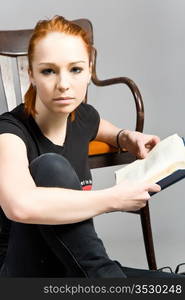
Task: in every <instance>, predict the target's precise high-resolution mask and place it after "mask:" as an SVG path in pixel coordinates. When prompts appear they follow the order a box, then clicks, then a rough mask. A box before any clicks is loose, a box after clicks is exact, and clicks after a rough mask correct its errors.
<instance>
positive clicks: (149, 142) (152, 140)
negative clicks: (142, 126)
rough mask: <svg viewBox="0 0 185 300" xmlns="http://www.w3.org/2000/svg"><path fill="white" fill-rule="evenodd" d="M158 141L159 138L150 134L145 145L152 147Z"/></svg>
mask: <svg viewBox="0 0 185 300" xmlns="http://www.w3.org/2000/svg"><path fill="white" fill-rule="evenodd" d="M159 142H160V138H159V137H158V136H156V135H154V136H152V137H151V139H150V140H149V141H148V142H147V143H146V147H147V148H148V149H149V148H150V149H152V148H153V147H154V146H155V145H157V144H158V143H159Z"/></svg>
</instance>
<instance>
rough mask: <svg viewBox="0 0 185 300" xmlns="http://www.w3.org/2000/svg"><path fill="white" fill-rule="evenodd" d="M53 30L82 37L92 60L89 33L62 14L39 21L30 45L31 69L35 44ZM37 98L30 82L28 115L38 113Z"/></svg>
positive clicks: (26, 109)
mask: <svg viewBox="0 0 185 300" xmlns="http://www.w3.org/2000/svg"><path fill="white" fill-rule="evenodd" d="M51 32H61V33H65V34H69V35H73V36H78V37H81V38H82V40H83V42H84V44H85V46H86V49H87V52H88V55H89V62H91V60H92V52H93V47H92V44H91V42H90V39H89V37H88V35H87V33H86V32H85V31H84V30H83V29H82V28H81V27H80V26H79V25H77V24H75V23H73V22H72V21H68V20H66V19H65V18H64V17H62V16H54V17H53V18H52V19H48V20H41V21H39V22H38V23H37V24H36V26H35V29H34V31H33V34H32V36H31V39H30V41H29V45H28V69H29V70H30V71H32V61H33V57H34V49H35V45H36V44H37V42H38V41H39V40H41V39H42V38H44V37H45V36H46V35H47V34H48V33H51ZM35 100H36V89H35V87H33V85H32V84H30V86H29V88H28V90H27V92H26V93H25V96H24V108H25V112H26V113H27V114H28V115H32V116H34V115H35V114H36V113H37V112H36V110H35Z"/></svg>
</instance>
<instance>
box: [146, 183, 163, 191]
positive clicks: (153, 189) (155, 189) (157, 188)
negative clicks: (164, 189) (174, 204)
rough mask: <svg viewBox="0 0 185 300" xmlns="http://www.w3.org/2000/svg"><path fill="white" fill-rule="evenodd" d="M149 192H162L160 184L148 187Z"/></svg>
mask: <svg viewBox="0 0 185 300" xmlns="http://www.w3.org/2000/svg"><path fill="white" fill-rule="evenodd" d="M147 191H148V192H155V193H158V192H160V191H161V187H160V185H159V184H156V183H155V184H151V185H149V186H148V188H147Z"/></svg>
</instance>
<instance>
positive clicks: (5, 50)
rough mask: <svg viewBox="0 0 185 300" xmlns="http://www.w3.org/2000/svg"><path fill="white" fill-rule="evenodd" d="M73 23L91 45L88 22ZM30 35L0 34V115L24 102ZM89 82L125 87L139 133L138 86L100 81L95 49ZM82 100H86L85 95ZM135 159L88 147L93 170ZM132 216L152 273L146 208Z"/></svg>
mask: <svg viewBox="0 0 185 300" xmlns="http://www.w3.org/2000/svg"><path fill="white" fill-rule="evenodd" d="M73 22H74V23H76V24H78V25H80V26H81V27H82V28H84V29H85V30H86V32H87V33H88V34H89V37H90V39H91V42H92V44H93V27H92V24H91V22H90V21H89V20H87V19H79V20H73ZM31 34H32V30H8V31H0V67H1V69H0V91H1V95H0V96H1V101H0V112H1V113H3V112H5V111H9V110H11V109H13V108H14V107H15V106H17V105H18V104H20V103H21V102H22V101H23V95H24V93H25V91H26V90H27V88H28V85H29V80H28V75H27V45H28V40H29V38H30V36H31ZM92 82H93V83H94V84H95V85H97V86H108V85H114V84H126V85H127V86H128V87H129V89H130V91H131V93H132V95H133V100H134V101H135V106H136V127H135V130H137V131H140V132H142V130H143V124H144V107H143V101H142V97H141V94H140V92H139V89H138V87H137V86H136V84H135V83H134V82H133V81H132V80H131V79H129V78H127V77H118V78H112V79H107V80H99V79H98V77H97V75H96V50H95V51H94V62H93V73H92ZM85 101H87V95H86V99H85ZM133 117H134V116H133ZM135 159H136V157H134V156H133V155H131V154H130V153H128V152H124V151H121V152H120V151H118V149H117V148H114V147H112V146H110V145H108V144H106V143H102V142H97V141H92V142H91V143H90V145H89V163H90V167H91V168H92V169H93V168H102V167H107V166H114V165H121V164H128V163H130V162H132V161H134V160H135ZM132 213H133V212H132ZM134 213H135V214H137V215H139V216H140V218H141V225H142V230H143V238H144V244H145V250H146V256H147V261H148V266H149V268H150V269H153V270H155V269H156V268H157V266H156V260H155V252H154V246H153V238H152V230H151V223H150V212H149V206H148V205H147V206H146V207H145V208H143V209H141V210H139V211H137V212H134Z"/></svg>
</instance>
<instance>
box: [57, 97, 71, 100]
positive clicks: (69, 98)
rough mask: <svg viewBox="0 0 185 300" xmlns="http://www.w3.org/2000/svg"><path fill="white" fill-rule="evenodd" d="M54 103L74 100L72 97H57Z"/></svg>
mask: <svg viewBox="0 0 185 300" xmlns="http://www.w3.org/2000/svg"><path fill="white" fill-rule="evenodd" d="M53 100H54V101H62V100H74V98H72V97H58V98H54V99H53Z"/></svg>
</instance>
